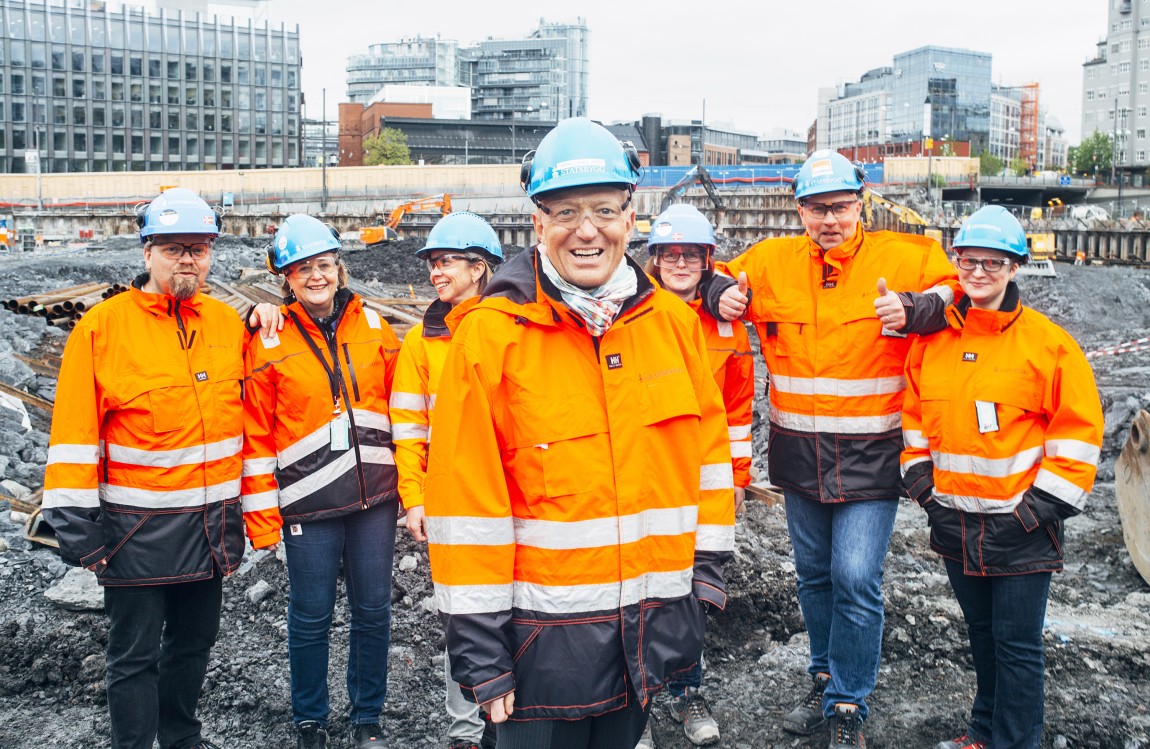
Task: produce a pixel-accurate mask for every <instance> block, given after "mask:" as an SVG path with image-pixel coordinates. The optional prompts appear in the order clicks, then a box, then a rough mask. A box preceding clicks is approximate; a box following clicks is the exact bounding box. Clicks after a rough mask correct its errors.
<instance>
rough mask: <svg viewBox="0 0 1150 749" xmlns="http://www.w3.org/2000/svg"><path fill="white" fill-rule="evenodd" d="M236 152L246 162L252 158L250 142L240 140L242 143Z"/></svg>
mask: <svg viewBox="0 0 1150 749" xmlns="http://www.w3.org/2000/svg"><path fill="white" fill-rule="evenodd" d="M236 151H237V153H239V157H240V158H241V159H245V160H246V159H250V158H251V148H250V147H249V145H248V141H247V139H245V138H240V142H239V145H238V146H237V147H236Z"/></svg>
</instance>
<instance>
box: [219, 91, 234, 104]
mask: <svg viewBox="0 0 1150 749" xmlns="http://www.w3.org/2000/svg"><path fill="white" fill-rule="evenodd" d="M220 106H221V107H224V108H231V106H232V90H231V89H230V88H225V89H220Z"/></svg>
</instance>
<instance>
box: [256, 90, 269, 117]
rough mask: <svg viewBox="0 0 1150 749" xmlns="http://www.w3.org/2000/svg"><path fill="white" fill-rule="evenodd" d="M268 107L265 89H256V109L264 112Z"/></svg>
mask: <svg viewBox="0 0 1150 749" xmlns="http://www.w3.org/2000/svg"><path fill="white" fill-rule="evenodd" d="M267 108H268V95H267V92H266V91H256V111H258V112H264V111H267Z"/></svg>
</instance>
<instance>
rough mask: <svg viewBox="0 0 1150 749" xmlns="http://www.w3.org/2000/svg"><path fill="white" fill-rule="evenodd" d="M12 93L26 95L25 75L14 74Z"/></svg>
mask: <svg viewBox="0 0 1150 749" xmlns="http://www.w3.org/2000/svg"><path fill="white" fill-rule="evenodd" d="M12 93H14V94H22V93H24V74H23V73H13V74H12Z"/></svg>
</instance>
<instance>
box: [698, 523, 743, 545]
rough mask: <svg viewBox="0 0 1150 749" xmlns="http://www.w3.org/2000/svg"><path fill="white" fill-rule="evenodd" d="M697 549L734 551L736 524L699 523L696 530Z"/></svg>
mask: <svg viewBox="0 0 1150 749" xmlns="http://www.w3.org/2000/svg"><path fill="white" fill-rule="evenodd" d="M695 550H696V551H734V550H735V526H733V525H702V524H700V525H699V528H698V529H697V530H696V531H695Z"/></svg>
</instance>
